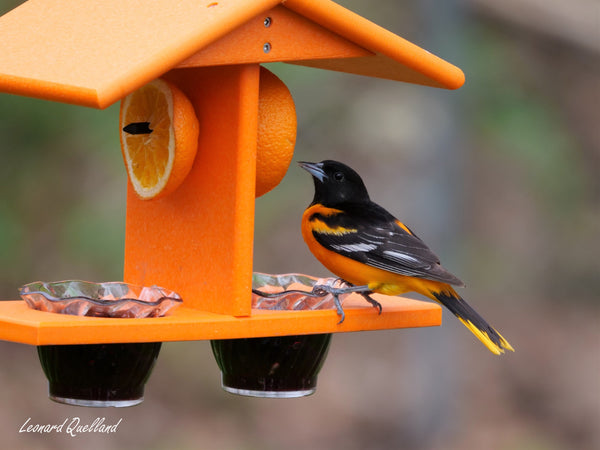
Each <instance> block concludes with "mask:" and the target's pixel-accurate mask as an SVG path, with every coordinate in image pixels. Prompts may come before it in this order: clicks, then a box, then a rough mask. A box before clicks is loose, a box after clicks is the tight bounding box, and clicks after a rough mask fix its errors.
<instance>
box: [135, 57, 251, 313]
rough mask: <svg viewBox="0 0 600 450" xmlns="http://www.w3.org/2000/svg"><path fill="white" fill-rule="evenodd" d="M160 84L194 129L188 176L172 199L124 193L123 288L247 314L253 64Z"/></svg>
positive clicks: (178, 74) (178, 73) (176, 75)
mask: <svg viewBox="0 0 600 450" xmlns="http://www.w3.org/2000/svg"><path fill="white" fill-rule="evenodd" d="M165 78H166V79H168V80H169V81H171V82H173V83H175V84H176V85H177V86H178V87H179V88H180V89H181V90H182V91H183V92H184V93H185V94H186V95H187V96H188V98H189V99H190V100H191V102H192V104H193V105H194V108H195V111H196V115H197V116H198V120H199V123H200V134H199V138H198V152H197V154H196V159H195V161H194V165H193V167H192V170H191V172H190V174H189V175H188V176H187V178H186V180H185V181H184V182H183V184H182V185H181V186H180V187H179V188H178V189H177V190H176V191H175V192H173V193H172V194H170V195H168V196H167V197H165V198H161V199H157V200H141V199H139V198H138V197H137V195H136V194H135V192H134V191H133V188H132V187H131V185H129V186H128V189H127V217H126V232H125V270H124V280H125V281H126V282H129V283H136V284H141V285H146V286H149V285H159V286H163V287H166V288H169V289H172V290H175V291H177V292H178V293H179V294H180V295H181V296H182V298H183V300H184V304H185V305H186V306H187V307H190V308H194V309H199V310H204V311H210V312H214V313H218V314H229V315H234V316H248V315H250V311H251V301H250V300H251V287H252V251H253V237H254V236H253V234H254V191H255V177H256V134H257V114H258V85H259V66H258V64H248V65H236V66H216V67H202V68H186V69H176V70H172V71H170V72H168V73H167V74H166V75H165Z"/></svg>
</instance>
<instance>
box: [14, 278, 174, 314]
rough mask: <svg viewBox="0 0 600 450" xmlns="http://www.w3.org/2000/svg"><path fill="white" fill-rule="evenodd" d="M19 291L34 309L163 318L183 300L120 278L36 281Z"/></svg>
mask: <svg viewBox="0 0 600 450" xmlns="http://www.w3.org/2000/svg"><path fill="white" fill-rule="evenodd" d="M19 294H20V296H21V298H22V299H23V300H25V302H26V303H27V305H28V306H29V307H30V308H32V309H36V310H39V311H47V312H53V313H58V314H70V315H75V316H91V317H120V318H145V317H161V316H164V315H165V314H166V313H167V311H170V310H172V309H173V308H176V307H177V306H179V305H180V304H181V303H182V299H181V297H180V296H179V294H177V293H175V292H173V291H170V290H167V289H163V288H161V287H157V286H152V287H144V286H137V285H133V284H128V283H123V282H118V281H117V282H113V281H111V282H105V283H93V282H90V281H81V280H65V281H55V282H44V281H36V282H33V283H29V284H26V285H24V286H22V287H21V288H20V289H19Z"/></svg>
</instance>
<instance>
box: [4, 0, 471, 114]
mask: <svg viewBox="0 0 600 450" xmlns="http://www.w3.org/2000/svg"><path fill="white" fill-rule="evenodd" d="M279 4H282V5H283V6H285V7H286V8H288V9H290V10H292V11H294V12H295V13H297V14H299V15H302V16H304V17H305V18H307V19H309V20H311V21H313V22H315V23H316V24H318V25H320V26H321V27H324V28H326V29H328V30H329V31H331V32H333V33H336V34H338V35H339V36H341V37H342V38H345V39H347V40H348V41H351V42H353V43H354V44H356V45H357V46H360V47H363V48H365V49H366V50H367V51H369V52H371V53H372V54H373V55H372V56H357V57H346V58H325V59H311V58H307V59H304V60H301V61H294V62H295V63H297V64H303V65H307V66H313V67H318V68H324V69H331V70H340V71H344V72H350V73H357V74H361V75H367V76H376V77H381V78H389V79H393V80H399V81H408V82H412V83H418V84H425V85H431V86H436V87H445V88H450V89H455V88H458V87H460V86H461V85H462V84H463V82H464V75H463V74H462V72H461V71H460V69H458V68H457V67H455V66H453V65H451V64H449V63H447V62H445V61H443V60H441V59H439V58H437V57H436V56H434V55H432V54H431V53H429V52H427V51H425V50H423V49H421V48H419V47H417V46H416V45H413V44H411V43H410V42H408V41H406V40H404V39H402V38H400V37H398V36H396V35H395V34H393V33H391V32H389V31H386V30H384V29H383V28H381V27H378V26H377V25H375V24H373V23H372V22H370V21H368V20H366V19H364V18H362V17H361V16H359V15H357V14H354V13H352V12H351V11H348V10H347V9H345V8H343V7H341V6H339V5H337V4H336V3H333V2H331V1H328V0H286V1H285V0H284V1H282V0H218V1H212V0H179V1H177V2H173V1H171V0H153V1H146V2H142V1H139V0H86V1H81V0H61V1H60V2H57V1H51V0H29V1H27V2H25V3H23V4H22V5H20V6H19V7H17V8H15V9H14V10H12V11H10V12H9V13H7V14H6V15H4V16H3V17H1V18H0V42H2V46H0V91H3V92H9V93H13V94H19V95H27V96H32V97H39V98H43V99H48V100H55V101H62V102H66V103H75V104H80V105H85V106H92V107H97V108H104V107H107V106H109V105H110V104H112V103H114V102H116V101H118V100H120V99H121V98H122V97H124V96H125V95H127V94H128V93H130V92H132V91H133V90H135V89H137V88H139V87H141V86H143V85H144V84H146V83H148V82H149V81H151V80H153V79H154V78H157V77H159V76H161V75H162V74H163V73H165V72H167V71H168V70H170V69H172V68H173V67H175V66H177V65H178V64H179V63H181V62H182V61H184V60H186V59H188V58H189V57H191V56H192V55H194V54H195V53H197V52H199V51H201V50H202V49H204V48H206V47H208V46H209V45H210V44H212V43H213V42H215V41H217V40H219V39H220V38H223V37H224V36H226V35H227V34H229V33H231V32H233V31H234V30H236V29H237V28H239V27H240V26H241V25H243V24H245V23H246V22H248V21H250V20H252V19H254V18H256V17H257V16H258V15H259V14H261V13H264V12H266V11H269V10H270V9H272V8H274V7H275V6H276V5H279ZM260 21H261V22H262V18H260ZM317 44H318V43H315V47H317ZM267 56H268V55H267ZM317 57H319V58H321V56H319V55H318V56H317ZM267 60H268V61H270V60H271V59H269V58H267V59H264V60H262V59H261V60H257V61H254V62H264V61H267ZM282 60H286V61H287V62H291V61H289V60H287V58H283V57H282ZM233 63H235V61H233V60H232V64H233Z"/></svg>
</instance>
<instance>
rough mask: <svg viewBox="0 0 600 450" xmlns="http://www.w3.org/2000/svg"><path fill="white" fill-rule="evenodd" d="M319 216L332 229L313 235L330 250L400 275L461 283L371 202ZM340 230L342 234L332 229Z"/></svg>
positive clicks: (434, 255)
mask: <svg viewBox="0 0 600 450" xmlns="http://www.w3.org/2000/svg"><path fill="white" fill-rule="evenodd" d="M318 219H319V220H320V221H322V222H324V223H325V224H326V225H327V227H328V228H330V229H331V230H332V232H328V230H326V229H325V230H323V229H322V230H319V231H313V235H314V237H315V239H316V240H317V241H318V242H319V243H320V244H321V245H323V246H324V247H325V248H327V249H329V250H332V251H334V252H336V253H339V254H341V255H343V256H346V257H348V258H351V259H354V260H356V261H359V262H362V263H364V264H367V265H369V266H372V267H376V268H378V269H382V270H387V271H389V272H393V273H397V274H400V275H407V276H413V277H419V278H425V279H429V280H434V281H441V282H443V283H448V284H452V285H455V286H464V284H463V282H462V281H460V280H459V279H458V278H457V277H455V276H454V275H452V274H451V273H450V272H448V271H447V270H446V269H444V268H443V267H442V266H441V265H440V260H439V258H438V257H437V255H436V254H435V253H433V252H432V251H431V250H430V249H429V247H427V245H425V243H424V242H423V241H422V240H421V239H420V238H418V237H417V236H416V235H415V234H414V233H413V232H412V231H411V230H410V229H408V228H407V227H406V226H405V225H403V224H401V223H400V222H399V221H398V220H397V219H396V218H394V217H393V216H392V215H391V214H390V213H388V212H387V211H386V210H384V209H383V208H381V207H380V206H378V205H376V204H374V203H371V204H370V205H368V207H365V205H361V206H357V207H352V206H349V207H347V208H346V207H345V208H344V212H339V213H337V214H332V215H327V216H320V217H318ZM341 229H343V230H344V232H343V233H339V232H333V230H341Z"/></svg>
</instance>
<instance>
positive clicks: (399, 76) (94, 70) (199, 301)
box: [0, 0, 464, 345]
mask: <svg viewBox="0 0 600 450" xmlns="http://www.w3.org/2000/svg"><path fill="white" fill-rule="evenodd" d="M0 41H1V42H2V46H1V47H0V91H2V92H7V93H12V94H17V95H24V96H31V97H37V98H42V99H47V100H52V101H59V102H65V103H73V104H77V105H82V106H88V107H94V108H105V107H107V106H109V105H111V104H113V103H115V102H117V101H119V100H121V99H122V98H124V97H125V96H127V95H128V94H130V93H131V92H133V91H135V90H137V89H139V88H140V87H142V86H144V85H146V84H147V83H149V82H151V81H152V80H154V79H156V78H158V77H163V78H164V79H166V80H168V81H170V82H171V83H173V84H174V85H176V86H177V87H178V88H179V89H180V90H181V91H183V92H184V93H185V95H186V96H187V97H188V98H189V100H190V101H191V103H192V105H193V108H194V110H195V113H196V116H197V117H198V118H199V123H200V130H199V138H198V151H197V154H196V157H195V160H194V163H193V166H192V168H191V171H190V172H189V174H188V175H187V177H186V179H185V180H184V182H183V183H182V184H181V185H180V186H179V188H178V189H177V190H176V191H174V192H173V193H171V194H169V195H168V196H166V197H164V198H159V199H155V200H151V201H145V200H141V199H140V198H139V197H138V196H137V195H136V194H135V192H134V191H133V188H132V186H131V183H129V186H128V192H127V218H126V239H125V271H124V281H125V282H128V283H133V284H138V285H146V286H149V285H158V286H164V287H166V288H168V289H172V290H174V291H176V292H178V293H179V294H180V295H181V296H182V298H183V305H182V306H181V307H180V308H178V309H176V310H175V311H174V312H173V313H172V314H170V315H168V316H166V317H160V318H148V319H112V318H93V317H77V316H69V315H61V314H53V313H48V312H42V311H37V310H32V309H29V308H28V307H27V306H26V305H25V302H23V301H20V300H14V301H5V302H0V339H4V340H9V341H14V342H20V343H26V344H32V345H51V344H94V343H111V342H161V341H182V340H209V339H233V338H241V337H263V336H283V335H297V334H316V333H332V332H346V331H360V330H376V329H390V328H406V327H423V326H435V325H439V324H440V323H441V310H440V308H439V306H437V305H435V304H431V303H427V302H420V301H416V300H410V299H406V298H402V297H394V298H391V297H386V296H381V295H376V296H375V298H377V300H378V301H379V302H380V303H381V304H382V305H383V313H382V314H381V315H378V314H377V311H376V310H375V309H374V308H373V307H371V306H370V305H368V304H366V303H365V302H364V300H363V299H362V297H360V296H358V295H356V296H350V297H349V298H348V299H347V300H346V302H345V304H344V306H345V309H346V320H345V321H344V322H343V323H341V324H338V321H339V318H338V316H337V314H336V311H335V310H334V309H331V310H321V311H264V310H255V309H252V308H251V287H252V286H251V285H252V270H253V269H252V252H253V232H254V201H255V195H254V194H255V192H254V189H255V180H256V140H257V112H258V90H259V74H260V70H259V68H260V64H261V63H268V62H276V61H279V62H286V63H290V64H297V65H302V66H309V67H314V68H321V69H328V70H335V71H342V72H348V73H353V74H359V75H365V76H372V77H379V78H386V79H391V80H397V81H403V82H409V83H415V84H421V85H426V86H433V87H438V88H446V89H456V88H458V87H460V86H461V85H462V84H463V82H464V76H463V73H462V72H461V70H460V69H458V68H457V67H455V66H453V65H451V64H449V63H447V62H445V61H443V60H442V59H440V58H438V57H436V56H434V55H432V54H431V53H429V52H427V51H426V50H423V49H421V48H419V47H418V46H416V45H414V44H412V43H410V42H408V41H406V40H404V39H402V38H401V37H399V36H396V35H394V34H393V33H391V32H389V31H386V30H384V29H382V28H380V27H378V26H377V25H375V24H373V23H372V22H370V21H368V20H366V19H364V18H363V17H360V16H358V15H356V14H354V13H352V12H351V11H349V10H347V9H345V8H343V7H341V6H339V5H337V4H336V3H333V2H331V1H328V0H284V1H281V0H218V1H211V0H204V1H203V0H182V1H178V2H171V1H170V0H156V1H152V2H144V3H143V5H141V4H140V2H137V1H133V0H88V1H85V2H81V1H79V0H64V1H61V2H54V1H50V0H29V1H27V2H25V3H23V4H22V5H21V6H19V7H17V8H16V9H14V10H12V11H11V12H9V13H7V14H6V15H4V16H3V17H2V18H0ZM215 215H218V216H219V227H215V226H214V222H213V217H214V216H215Z"/></svg>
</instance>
